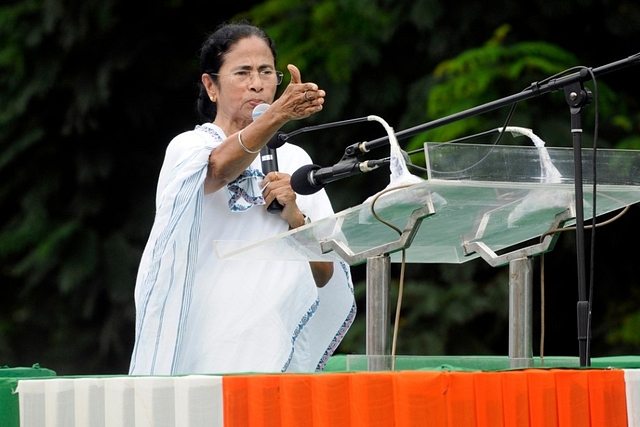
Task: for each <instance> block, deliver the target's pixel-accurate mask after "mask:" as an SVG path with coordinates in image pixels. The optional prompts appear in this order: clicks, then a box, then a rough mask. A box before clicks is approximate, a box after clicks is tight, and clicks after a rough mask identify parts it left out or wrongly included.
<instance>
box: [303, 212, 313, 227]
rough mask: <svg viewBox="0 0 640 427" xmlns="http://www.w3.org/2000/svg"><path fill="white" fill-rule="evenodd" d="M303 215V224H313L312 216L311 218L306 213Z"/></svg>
mask: <svg viewBox="0 0 640 427" xmlns="http://www.w3.org/2000/svg"><path fill="white" fill-rule="evenodd" d="M302 216H304V224H302V225H307V224H311V218H309V217H308V216H306V215H305V214H302Z"/></svg>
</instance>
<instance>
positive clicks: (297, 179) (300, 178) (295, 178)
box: [290, 165, 324, 195]
mask: <svg viewBox="0 0 640 427" xmlns="http://www.w3.org/2000/svg"><path fill="white" fill-rule="evenodd" d="M318 169H320V166H318V165H306V166H302V167H301V168H300V169H298V170H297V171H295V172H294V173H293V174H292V175H291V181H290V183H291V188H293V191H295V192H296V193H298V194H301V195H309V194H313V193H316V192H318V191H320V190H322V188H323V187H324V185H314V184H313V183H312V182H311V181H310V180H309V174H310V173H311V172H312V171H316V170H318Z"/></svg>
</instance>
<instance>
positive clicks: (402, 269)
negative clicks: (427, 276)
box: [371, 184, 415, 371]
mask: <svg viewBox="0 0 640 427" xmlns="http://www.w3.org/2000/svg"><path fill="white" fill-rule="evenodd" d="M412 185H415V184H404V185H398V186H396V187H390V188H386V189H384V190H382V191H380V192H379V193H378V194H376V195H375V197H374V198H373V199H372V200H371V215H373V217H374V218H375V219H377V220H378V221H380V222H381V223H383V224H384V225H386V226H388V227H389V228H392V229H393V230H395V231H396V232H397V233H398V235H399V236H402V230H400V229H399V228H398V227H396V226H395V225H393V224H392V223H390V222H389V221H387V220H385V219H384V218H382V217H381V216H380V215H378V213H377V212H376V210H375V204H376V201H377V200H378V198H380V196H382V195H384V194H386V193H389V192H391V191H395V190H399V189H401V188H406V187H411V186H412ZM405 268H406V249H402V262H401V264H400V279H399V283H398V301H397V303H396V312H395V318H394V321H393V339H392V341H391V370H392V371H395V368H396V347H397V343H398V326H399V324H400V311H401V307H402V296H403V294H404V272H405Z"/></svg>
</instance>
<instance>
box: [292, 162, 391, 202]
mask: <svg viewBox="0 0 640 427" xmlns="http://www.w3.org/2000/svg"><path fill="white" fill-rule="evenodd" d="M385 163H389V158H386V159H380V160H367V161H364V162H355V161H340V162H338V163H337V164H335V165H333V166H331V167H327V168H322V167H320V166H318V165H306V166H302V167H301V168H300V169H298V170H297V171H295V172H294V173H293V175H291V188H293V191H295V192H296V193H298V194H302V195H308V194H313V193H316V192H318V191H320V190H321V189H322V188H323V187H324V186H325V185H327V184H328V183H330V182H333V181H337V180H339V179H342V178H346V177H349V176H353V175H358V174H360V173H367V172H371V171H372V170H374V169H378V168H379V167H380V166H382V165H384V164H385Z"/></svg>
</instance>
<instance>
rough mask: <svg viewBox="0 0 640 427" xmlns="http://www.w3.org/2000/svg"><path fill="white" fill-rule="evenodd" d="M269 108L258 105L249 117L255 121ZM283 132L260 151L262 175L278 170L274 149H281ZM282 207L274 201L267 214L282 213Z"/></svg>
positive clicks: (264, 105) (276, 135) (267, 105)
mask: <svg viewBox="0 0 640 427" xmlns="http://www.w3.org/2000/svg"><path fill="white" fill-rule="evenodd" d="M267 108H269V104H258V105H256V107H255V108H254V109H253V113H251V117H252V118H253V120H255V119H257V118H258V117H260V115H262V113H264V112H265V111H267ZM281 133H283V132H278V133H276V134H275V135H274V136H273V137H272V138H271V139H270V140H269V142H267V145H265V146H264V147H262V148H261V149H260V160H261V161H262V173H263V174H265V175H266V174H268V173H269V172H273V171H277V170H278V155H277V154H276V148H278V147H281V146H282V144H284V141H280V139H279V138H278V135H279V134H281ZM282 208H284V206H282V205H281V204H280V202H278V200H276V199H274V200H273V201H272V202H271V203H270V204H269V206H268V207H267V212H270V213H278V212H281V211H282Z"/></svg>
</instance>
